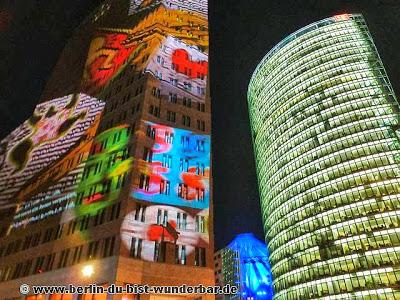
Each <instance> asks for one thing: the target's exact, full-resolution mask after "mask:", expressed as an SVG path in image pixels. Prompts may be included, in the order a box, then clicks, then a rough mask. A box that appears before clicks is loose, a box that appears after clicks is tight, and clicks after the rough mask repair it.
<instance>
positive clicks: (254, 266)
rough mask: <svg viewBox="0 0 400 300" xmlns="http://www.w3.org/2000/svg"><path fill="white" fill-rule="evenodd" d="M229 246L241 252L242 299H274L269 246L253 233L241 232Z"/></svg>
mask: <svg viewBox="0 0 400 300" xmlns="http://www.w3.org/2000/svg"><path fill="white" fill-rule="evenodd" d="M228 248H229V249H231V250H233V251H237V252H238V253H239V260H240V283H241V291H240V292H241V294H242V299H254V300H255V299H257V300H272V298H273V287H272V274H271V267H270V264H269V261H268V256H269V254H268V249H267V246H266V245H265V244H264V243H263V242H261V241H260V240H258V239H257V238H256V237H255V236H254V235H253V234H252V233H244V234H239V235H238V236H237V237H236V238H235V239H234V240H233V241H232V242H231V243H230V244H229V245H228Z"/></svg>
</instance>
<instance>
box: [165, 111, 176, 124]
mask: <svg viewBox="0 0 400 300" xmlns="http://www.w3.org/2000/svg"><path fill="white" fill-rule="evenodd" d="M167 121H168V122H172V123H175V122H176V112H174V111H169V110H168V111H167Z"/></svg>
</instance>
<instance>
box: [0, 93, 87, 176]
mask: <svg viewBox="0 0 400 300" xmlns="http://www.w3.org/2000/svg"><path fill="white" fill-rule="evenodd" d="M78 101H79V95H73V96H72V99H71V100H70V102H69V103H68V104H67V105H65V106H64V107H62V106H61V107H56V105H49V106H47V107H45V108H37V109H36V110H35V113H34V115H33V116H32V117H31V118H30V119H29V120H28V125H29V127H30V128H29V129H30V130H31V132H30V134H29V135H28V136H27V137H25V138H24V139H23V140H22V141H20V142H17V144H16V145H15V146H14V147H13V148H12V149H11V150H10V152H9V154H8V158H9V161H10V163H11V164H12V165H13V167H14V169H15V172H17V171H21V170H23V169H24V168H25V166H26V164H27V163H28V160H29V159H30V157H31V153H32V151H33V150H34V149H35V148H38V147H40V146H41V145H42V144H44V143H48V142H51V141H54V140H56V139H59V138H60V137H61V136H63V135H65V134H67V133H68V132H69V130H70V129H71V127H73V126H74V124H75V123H76V122H77V121H78V120H83V119H84V118H85V117H86V114H87V112H88V111H87V109H81V110H75V109H76V105H77V103H78Z"/></svg>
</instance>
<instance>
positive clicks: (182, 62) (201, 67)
mask: <svg viewBox="0 0 400 300" xmlns="http://www.w3.org/2000/svg"><path fill="white" fill-rule="evenodd" d="M172 63H173V66H174V69H175V71H176V72H178V73H182V74H185V75H187V76H189V77H190V78H204V77H205V76H206V74H207V70H208V62H207V61H205V60H201V61H192V60H191V59H190V57H189V53H188V52H187V51H186V50H185V49H176V50H175V51H174V53H173V54H172Z"/></svg>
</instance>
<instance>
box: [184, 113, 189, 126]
mask: <svg viewBox="0 0 400 300" xmlns="http://www.w3.org/2000/svg"><path fill="white" fill-rule="evenodd" d="M182 125H184V126H187V127H190V117H189V116H185V115H183V116H182Z"/></svg>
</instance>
